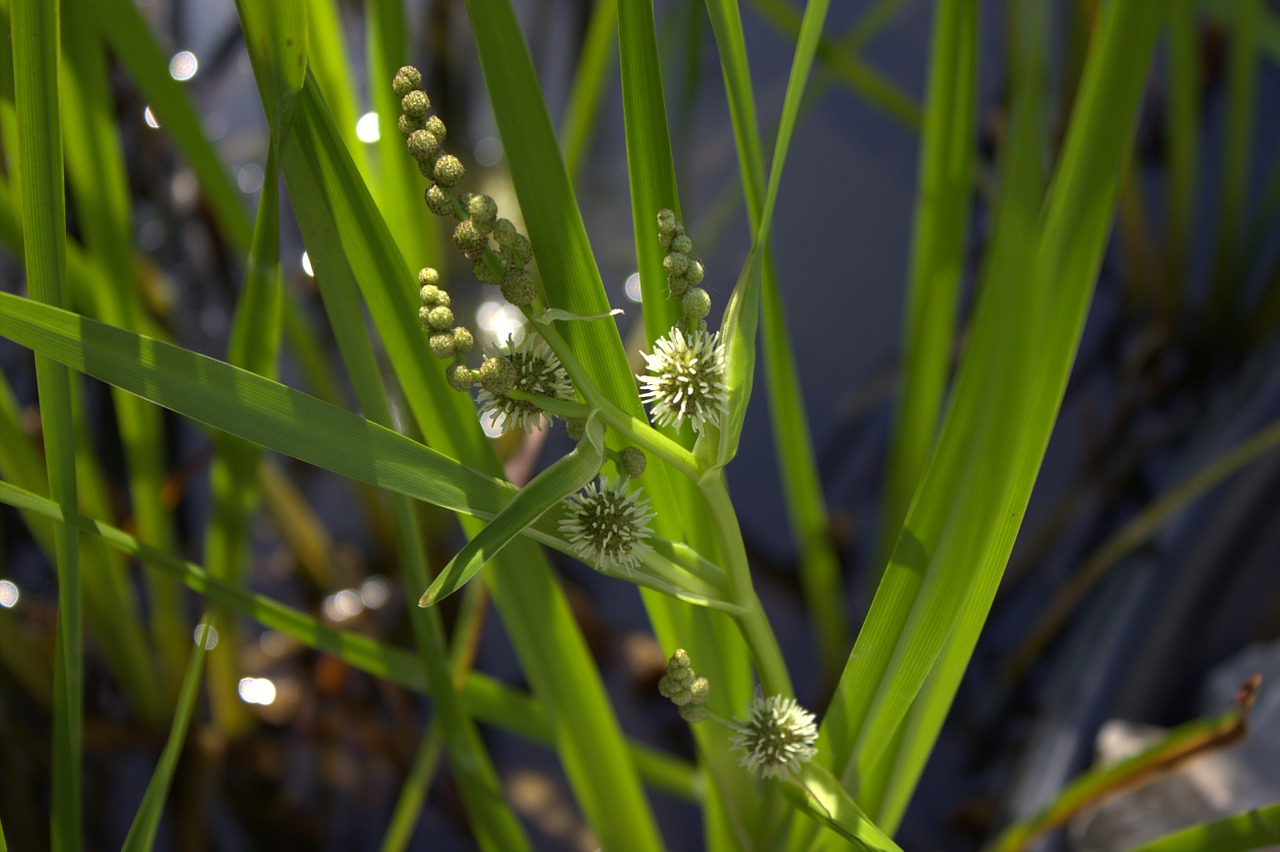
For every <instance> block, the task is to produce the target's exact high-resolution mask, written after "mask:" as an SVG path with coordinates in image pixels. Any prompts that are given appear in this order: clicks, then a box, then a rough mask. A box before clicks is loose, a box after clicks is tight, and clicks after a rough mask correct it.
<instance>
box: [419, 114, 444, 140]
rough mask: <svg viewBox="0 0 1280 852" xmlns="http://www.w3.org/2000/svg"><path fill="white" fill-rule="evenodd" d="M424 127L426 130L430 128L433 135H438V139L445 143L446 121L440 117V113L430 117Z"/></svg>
mask: <svg viewBox="0 0 1280 852" xmlns="http://www.w3.org/2000/svg"><path fill="white" fill-rule="evenodd" d="M423 127H424V128H425V129H426V130H428V131H429V132H430V133H431V135H432V136H434V137H436V139H437V140H438V141H439V142H440V143H441V144H443V143H444V133H445V130H444V121H443V120H442V119H441V118H440V116H438V115H433V116H431V117H430V118H428V119H427V122H426V124H424V125H423Z"/></svg>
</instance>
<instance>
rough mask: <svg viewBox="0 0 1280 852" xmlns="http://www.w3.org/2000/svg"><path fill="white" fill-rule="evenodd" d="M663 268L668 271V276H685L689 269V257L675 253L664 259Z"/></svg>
mask: <svg viewBox="0 0 1280 852" xmlns="http://www.w3.org/2000/svg"><path fill="white" fill-rule="evenodd" d="M662 267H663V268H664V269H666V270H667V274H668V275H676V276H679V275H683V274H684V271H685V270H686V269H688V268H689V255H687V254H682V253H680V252H678V251H673V252H671V253H670V254H668V255H667V256H666V257H664V258H663V259H662Z"/></svg>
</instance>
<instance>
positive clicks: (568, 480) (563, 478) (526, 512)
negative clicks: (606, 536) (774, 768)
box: [418, 418, 604, 606]
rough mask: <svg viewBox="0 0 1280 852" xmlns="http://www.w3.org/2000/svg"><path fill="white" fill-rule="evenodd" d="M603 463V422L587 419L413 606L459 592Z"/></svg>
mask: <svg viewBox="0 0 1280 852" xmlns="http://www.w3.org/2000/svg"><path fill="white" fill-rule="evenodd" d="M603 463H604V424H603V423H601V422H600V421H599V420H597V419H595V418H592V419H590V420H588V421H587V426H586V434H585V435H583V437H582V440H581V441H579V442H578V446H577V447H575V448H574V449H573V450H572V451H571V452H569V453H568V454H567V455H565V456H563V457H562V458H560V459H559V460H557V461H556V462H554V463H552V464H551V465H550V466H548V467H547V469H546V470H544V471H542V472H541V473H539V474H538V475H537V476H535V477H534V478H533V479H531V480H530V481H529V483H528V484H527V485H525V486H524V487H523V488H521V489H520V490H519V491H517V492H516V495H515V496H514V497H512V498H511V502H509V503H507V505H506V506H504V507H503V509H502V511H501V512H499V513H498V515H497V517H495V518H494V519H493V520H492V521H491V522H490V523H489V524H488V526H486V527H485V528H484V529H483V530H482V531H481V532H480V533H479V534H478V535H477V536H475V537H474V538H472V539H471V541H469V542H467V545H466V547H464V548H462V550H461V551H460V552H459V553H458V555H457V556H455V557H454V558H453V559H452V560H450V562H449V564H448V565H446V566H445V568H444V570H443V571H441V572H440V573H439V574H438V575H437V576H436V578H435V580H434V581H433V582H432V583H431V586H430V587H429V588H428V589H427V590H426V592H424V593H423V595H422V599H421V600H419V601H418V606H434V605H435V604H437V603H439V602H440V601H441V599H443V598H445V597H447V596H448V595H451V594H453V593H454V592H456V591H457V590H458V589H460V588H461V587H462V586H463V585H464V584H465V583H466V582H467V581H468V580H470V579H471V578H472V577H474V576H475V575H476V574H477V573H479V571H480V569H481V568H483V567H484V566H485V565H486V564H487V563H488V562H489V560H491V559H493V558H494V557H495V556H497V555H498V553H499V551H501V550H502V548H504V547H506V545H507V544H508V543H510V541H511V540H512V539H514V538H515V537H516V536H518V535H519V534H520V533H521V532H523V531H524V530H525V529H526V528H527V527H529V526H531V525H532V524H533V523H534V522H535V521H536V520H538V518H540V517H542V516H543V515H544V514H546V513H547V512H548V511H549V510H550V509H551V508H552V507H553V506H556V505H559V503H560V501H562V500H563V499H564V498H565V497H567V496H569V495H570V494H572V493H574V492H575V491H577V490H578V489H580V488H582V487H583V486H584V485H586V484H587V483H588V482H590V481H591V480H592V479H594V478H595V475H596V474H597V473H599V472H600V466H601V465H602V464H603Z"/></svg>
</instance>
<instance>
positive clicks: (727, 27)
mask: <svg viewBox="0 0 1280 852" xmlns="http://www.w3.org/2000/svg"><path fill="white" fill-rule="evenodd" d="M707 10H708V13H709V14H710V17H711V25H712V29H713V31H714V33H715V37H716V44H717V46H718V48H719V51H720V57H721V62H720V65H721V68H722V70H723V73H724V79H725V90H726V92H727V93H728V96H729V111H730V116H731V118H732V120H733V129H734V139H735V141H736V143H737V149H738V161H739V167H740V171H741V176H742V185H743V190H744V195H745V197H746V200H747V213H748V216H749V217H750V221H751V223H752V226H753V227H755V225H757V224H758V223H759V221H760V215H761V212H762V207H763V205H764V191H765V178H764V156H763V153H762V151H761V147H760V139H759V129H758V124H757V121H756V107H755V99H754V96H753V95H752V88H751V75H750V72H749V70H748V68H747V56H746V46H745V40H744V38H743V34H742V21H741V19H740V18H739V17H738V12H737V7H736V6H735V5H733V4H732V3H728V2H721V1H720V0H718V2H711V3H708V4H707ZM761 284H762V287H761V298H762V300H763V311H764V314H763V317H762V326H763V335H762V343H763V346H764V366H765V380H766V383H767V384H766V386H767V388H768V392H769V400H770V403H769V416H770V419H771V422H772V428H773V435H774V447H775V449H776V453H777V458H778V473H779V478H780V479H781V481H782V484H783V489H784V490H783V497H784V501H785V506H786V509H787V519H788V522H789V523H790V525H791V530H792V535H793V537H794V538H795V541H796V544H797V549H798V556H799V562H800V580H801V585H802V588H803V590H804V595H805V603H806V605H807V607H808V610H809V612H810V614H811V616H812V620H813V624H814V632H815V638H816V642H817V645H818V649H819V652H820V654H821V656H822V657H823V660H824V666H825V668H826V670H827V672H828V674H829V675H830V676H831V678H832V679H834V677H835V675H837V674H838V673H839V667H840V663H841V661H842V660H843V659H844V655H845V653H846V651H847V650H848V646H849V635H848V627H847V626H846V620H845V618H844V613H843V607H842V605H841V604H842V602H843V601H844V592H843V590H842V588H841V582H840V575H839V571H840V563H839V559H838V558H837V556H836V554H835V550H834V548H833V546H832V542H831V537H830V535H829V531H828V518H827V510H826V506H825V501H824V499H823V495H822V485H821V480H820V477H819V476H818V472H817V464H816V462H815V459H814V453H813V443H812V440H811V438H810V430H809V426H808V418H807V415H806V414H805V407H804V402H803V398H802V394H801V389H800V381H799V375H798V370H797V367H796V364H795V357H794V354H793V350H792V347H791V341H790V334H789V332H788V329H787V321H786V313H785V310H784V308H783V303H782V295H781V292H780V288H779V284H778V279H777V271H776V269H775V267H774V264H773V259H772V257H771V255H770V253H769V252H767V251H766V254H765V257H764V265H763V269H762V279H761Z"/></svg>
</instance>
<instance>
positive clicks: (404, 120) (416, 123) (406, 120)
mask: <svg viewBox="0 0 1280 852" xmlns="http://www.w3.org/2000/svg"><path fill="white" fill-rule="evenodd" d="M396 126H397V127H399V128H400V135H401V136H403V137H404V138H405V139H408V138H409V137H410V136H412V135H413V132H414V131H415V130H421V129H422V128H423V127H425V126H426V123H425V122H423V121H422V120H421V119H418V118H410V117H409V116H407V115H401V116H400V118H399V119H398V120H397V121H396ZM436 138H437V139H439V138H440V137H438V136H437V137H436Z"/></svg>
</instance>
